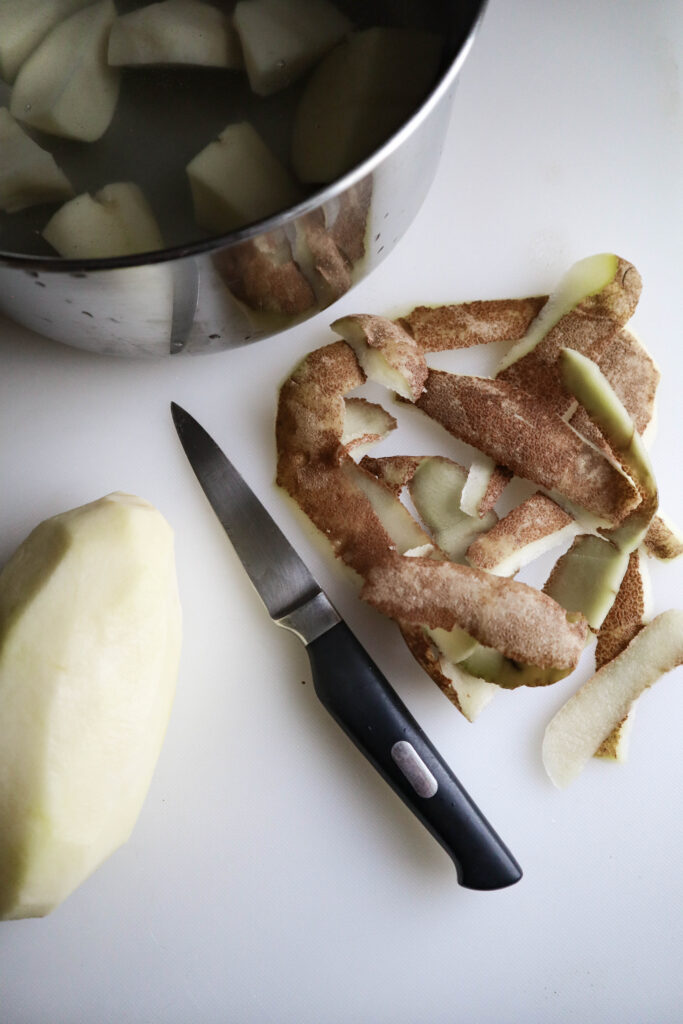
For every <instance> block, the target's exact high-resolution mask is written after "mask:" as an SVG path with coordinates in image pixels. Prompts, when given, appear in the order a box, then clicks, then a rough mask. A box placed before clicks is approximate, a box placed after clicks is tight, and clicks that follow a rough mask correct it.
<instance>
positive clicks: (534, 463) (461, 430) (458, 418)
mask: <svg viewBox="0 0 683 1024" xmlns="http://www.w3.org/2000/svg"><path fill="white" fill-rule="evenodd" d="M416 405H417V407H418V408H419V409H422V411H423V412H425V413H427V415H428V416H431V417H432V418H433V419H435V420H436V421H437V422H438V423H440V424H441V425H442V426H443V427H445V429H446V430H448V431H449V432H450V433H451V434H453V435H454V436H455V437H457V438H458V439H459V440H461V441H465V442H466V443H467V444H471V445H474V446H475V447H477V448H478V449H479V450H480V451H482V452H484V454H485V455H488V456H489V457H490V458H491V459H493V460H494V461H495V462H496V463H500V464H501V465H503V466H507V468H508V469H510V470H512V471H513V472H514V473H516V474H517V475H518V476H521V477H523V478H525V479H527V480H532V481H533V482H534V483H536V484H539V485H540V486H541V487H544V488H547V489H548V490H551V491H554V492H557V494H558V495H564V496H565V497H566V498H568V499H569V500H570V501H572V502H574V503H576V504H577V505H580V506H581V507H583V508H585V509H587V510H588V511H589V512H591V513H593V514H594V515H595V516H598V517H600V518H601V519H603V520H604V521H605V522H607V523H610V524H612V523H618V522H620V521H621V519H623V518H624V516H625V515H626V514H627V513H628V512H630V511H631V509H632V508H634V507H635V506H636V505H637V504H638V503H639V501H640V495H639V494H638V491H637V490H636V488H635V487H634V486H633V484H632V483H631V481H630V480H629V479H628V478H627V477H626V476H625V475H624V474H623V473H621V472H619V470H618V469H617V468H616V467H615V466H614V465H612V463H611V462H610V461H609V460H608V459H607V458H606V457H605V456H604V455H603V454H602V453H601V452H598V451H596V450H595V449H594V448H592V447H590V446H589V445H588V444H586V442H585V441H582V440H581V438H579V437H578V435H577V434H576V433H575V432H574V431H573V430H572V428H571V427H570V426H569V425H568V424H567V423H565V421H564V420H563V419H562V418H561V417H560V416H558V415H557V414H556V413H554V412H552V411H550V410H548V409H546V408H545V407H544V406H543V405H541V404H539V403H538V402H537V401H536V400H535V399H534V398H533V397H532V396H531V395H529V394H528V393H527V392H525V391H523V390H522V389H521V388H518V387H516V386H515V385H514V384H511V383H510V382H508V381H503V380H490V379H488V378H484V377H468V376H465V375H463V374H454V373H446V372H445V371H443V370H430V371H429V375H428V377H427V381H426V384H425V390H424V391H423V393H422V394H421V395H420V397H419V399H418V400H417V402H416Z"/></svg>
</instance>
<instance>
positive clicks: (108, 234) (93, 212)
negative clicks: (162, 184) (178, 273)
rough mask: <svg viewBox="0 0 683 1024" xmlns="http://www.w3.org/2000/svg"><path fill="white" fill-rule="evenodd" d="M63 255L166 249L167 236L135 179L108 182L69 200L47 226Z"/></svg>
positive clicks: (98, 255) (88, 256) (99, 255)
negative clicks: (91, 193)
mask: <svg viewBox="0 0 683 1024" xmlns="http://www.w3.org/2000/svg"><path fill="white" fill-rule="evenodd" d="M43 238H44V239H45V240H46V242H49V243H50V245H51V246H52V247H53V249H56V250H57V252H58V253H59V254H60V256H64V257H66V258H72V259H91V258H103V257H109V256H128V255H132V254H134V253H139V252H152V251H154V250H156V249H162V248H163V244H164V241H163V238H162V236H161V232H160V230H159V226H158V224H157V222H156V220H155V217H154V214H153V212H152V209H151V207H150V205H149V203H148V202H147V200H146V198H145V196H144V194H143V192H142V190H141V189H140V188H139V186H138V185H135V184H133V182H116V183H114V184H112V185H105V187H104V188H103V189H100V191H99V192H97V193H96V194H95V196H94V197H93V196H91V195H89V194H88V193H87V192H85V193H83V195H80V196H76V198H75V199H71V200H70V201H69V202H67V203H65V204H64V205H63V206H62V207H60V209H59V210H57V212H56V213H55V214H53V216H52V217H51V218H50V220H49V221H48V223H47V224H46V225H45V228H44V229H43Z"/></svg>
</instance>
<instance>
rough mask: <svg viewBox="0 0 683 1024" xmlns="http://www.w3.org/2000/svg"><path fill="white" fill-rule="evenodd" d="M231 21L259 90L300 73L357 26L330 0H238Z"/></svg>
mask: <svg viewBox="0 0 683 1024" xmlns="http://www.w3.org/2000/svg"><path fill="white" fill-rule="evenodd" d="M233 22H234V25H235V30H236V31H237V33H238V35H239V38H240V41H241V45H242V50H243V52H244V63H245V65H246V69H247V75H248V76H249V84H250V85H251V88H252V89H253V91H254V92H255V93H257V95H259V96H270V95H271V94H272V93H274V92H278V91H279V90H280V89H285V88H286V87H287V86H288V85H291V83H292V82H295V81H296V80H297V79H298V78H301V76H302V75H303V74H304V73H305V72H306V71H308V69H309V68H311V67H312V66H313V65H314V64H315V63H316V62H317V61H319V60H320V58H321V57H323V56H324V55H325V54H326V53H327V51H328V50H331V49H332V47H333V46H336V44H337V43H338V42H339V41H340V39H342V38H343V37H344V36H345V35H346V34H347V33H348V32H350V31H351V29H352V27H353V26H352V24H351V22H350V21H349V19H348V18H347V17H346V15H345V14H342V12H341V11H339V10H337V8H336V7H335V6H334V4H332V3H330V2H329V0H240V3H238V4H237V5H236V7H235V10H234V12H233Z"/></svg>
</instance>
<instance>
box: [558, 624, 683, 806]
mask: <svg viewBox="0 0 683 1024" xmlns="http://www.w3.org/2000/svg"><path fill="white" fill-rule="evenodd" d="M681 664H683V612H681V611H676V610H671V611H667V612H662V614H661V615H658V616H657V617H656V618H654V619H653V620H652V622H649V623H648V624H647V626H644V627H643V629H641V630H640V632H639V633H638V634H637V636H635V637H634V639H633V640H632V641H631V643H630V644H629V645H628V647H626V649H625V650H623V651H622V652H621V654H618V655H617V657H616V658H614V659H613V660H612V661H610V662H608V663H607V664H606V665H603V667H602V668H601V669H599V670H598V671H597V672H596V673H595V675H594V676H592V677H591V679H589V680H588V682H587V683H585V684H584V685H583V686H582V687H581V689H580V690H579V691H578V692H577V693H575V694H574V696H573V697H570V699H569V700H568V701H567V703H566V704H564V705H563V707H561V708H560V710H559V711H558V712H557V714H556V715H555V716H554V718H553V719H552V720H551V722H550V723H549V725H548V726H547V728H546V730H545V735H544V737H543V764H544V766H545V769H546V771H547V773H548V775H549V776H550V778H551V779H552V781H553V782H554V784H555V785H556V786H558V787H564V786H567V785H569V783H570V782H572V781H573V780H574V779H575V778H576V776H577V775H579V774H580V772H581V771H582V770H583V768H584V767H585V765H586V764H587V762H588V761H589V760H590V758H591V757H592V756H593V754H594V753H595V751H596V750H597V748H598V747H599V745H600V744H601V743H602V741H603V740H604V739H605V737H606V736H607V735H608V734H609V733H610V732H611V731H612V729H613V728H614V727H615V726H616V725H617V724H618V723H619V722H620V721H621V720H622V719H623V718H624V717H625V716H626V715H627V714H628V711H629V708H630V707H631V705H632V703H633V701H634V700H636V699H637V698H638V697H639V696H640V695H641V693H642V692H643V691H644V690H646V689H647V688H648V687H649V686H652V684H653V683H655V682H656V681H657V680H658V679H659V678H660V676H662V675H663V674H664V673H666V672H669V671H670V670H671V669H673V668H675V667H676V666H677V665H681Z"/></svg>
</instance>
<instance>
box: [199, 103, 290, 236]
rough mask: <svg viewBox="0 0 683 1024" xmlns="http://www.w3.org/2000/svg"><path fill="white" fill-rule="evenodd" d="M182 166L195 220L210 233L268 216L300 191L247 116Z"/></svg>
mask: <svg viewBox="0 0 683 1024" xmlns="http://www.w3.org/2000/svg"><path fill="white" fill-rule="evenodd" d="M186 171H187V176H188V178H189V181H190V189H191V191H192V201H193V204H194V215H195V220H196V221H197V224H199V226H200V227H202V228H204V229H205V230H206V231H210V232H213V233H215V234H221V233H223V232H227V231H234V230H236V229H237V228H241V227H244V226H245V225H246V224H251V223H253V222H254V221H257V220H261V219H262V218H263V217H269V216H270V215H271V214H272V213H277V212H278V211H280V210H284V209H286V208H287V207H288V206H293V205H294V204H295V203H297V202H298V201H299V199H300V198H301V196H302V193H301V190H300V188H299V186H298V185H297V183H296V182H295V181H294V179H293V178H292V176H291V174H290V173H289V171H288V170H287V168H286V167H285V166H284V165H283V164H281V163H280V161H279V160H278V159H277V158H276V157H275V156H273V154H272V153H271V151H270V150H269V149H268V147H267V146H266V144H265V142H264V141H263V140H262V138H261V136H260V135H259V134H258V132H257V131H256V129H255V128H253V127H252V126H251V125H250V124H249V123H248V122H247V121H242V122H239V123H238V124H230V125H228V126H227V127H226V128H224V129H223V131H222V132H221V133H220V135H219V136H218V139H217V140H216V141H215V142H210V143H209V144H208V146H205V148H204V149H203V150H202V151H201V152H200V153H198V154H197V155H196V156H195V157H194V158H193V159H192V160H191V161H190V163H189V164H188V165H187V167H186Z"/></svg>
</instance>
